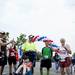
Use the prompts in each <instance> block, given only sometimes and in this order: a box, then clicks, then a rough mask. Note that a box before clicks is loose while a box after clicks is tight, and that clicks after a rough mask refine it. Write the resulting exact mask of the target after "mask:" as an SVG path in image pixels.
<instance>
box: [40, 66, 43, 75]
mask: <svg viewBox="0 0 75 75" xmlns="http://www.w3.org/2000/svg"><path fill="white" fill-rule="evenodd" d="M42 69H43V68H42V67H41V68H40V75H43V71H42Z"/></svg>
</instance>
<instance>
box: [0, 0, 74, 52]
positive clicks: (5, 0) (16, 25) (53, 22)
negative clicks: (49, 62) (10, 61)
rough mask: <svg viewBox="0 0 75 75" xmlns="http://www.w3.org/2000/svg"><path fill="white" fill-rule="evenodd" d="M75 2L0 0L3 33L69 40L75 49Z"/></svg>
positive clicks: (0, 24)
mask: <svg viewBox="0 0 75 75" xmlns="http://www.w3.org/2000/svg"><path fill="white" fill-rule="evenodd" d="M74 24H75V0H0V31H8V32H10V37H16V36H18V35H19V34H20V33H25V34H35V35H37V34H38V35H46V36H48V37H49V38H51V39H53V40H54V41H55V42H57V43H59V39H60V38H61V37H64V38H66V40H67V42H68V43H69V44H70V45H71V48H72V50H73V51H74V50H75V48H74V47H75V25H74Z"/></svg>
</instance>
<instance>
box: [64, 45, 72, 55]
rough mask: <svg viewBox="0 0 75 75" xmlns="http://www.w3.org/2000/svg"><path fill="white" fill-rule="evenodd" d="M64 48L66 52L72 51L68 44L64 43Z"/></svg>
mask: <svg viewBox="0 0 75 75" xmlns="http://www.w3.org/2000/svg"><path fill="white" fill-rule="evenodd" d="M64 48H65V49H66V50H67V52H68V53H69V54H71V53H72V52H71V49H70V46H69V45H68V44H66V46H65V47H64Z"/></svg>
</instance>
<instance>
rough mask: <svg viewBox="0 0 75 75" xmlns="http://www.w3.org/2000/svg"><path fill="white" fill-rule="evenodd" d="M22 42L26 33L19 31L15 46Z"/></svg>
mask: <svg viewBox="0 0 75 75" xmlns="http://www.w3.org/2000/svg"><path fill="white" fill-rule="evenodd" d="M24 42H26V35H25V34H22V33H21V34H20V36H19V37H17V42H16V44H17V46H20V45H22V44H23V43H24Z"/></svg>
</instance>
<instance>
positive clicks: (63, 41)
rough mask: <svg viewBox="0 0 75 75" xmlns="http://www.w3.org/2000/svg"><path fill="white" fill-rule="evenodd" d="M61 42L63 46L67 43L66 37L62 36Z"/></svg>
mask: <svg viewBox="0 0 75 75" xmlns="http://www.w3.org/2000/svg"><path fill="white" fill-rule="evenodd" d="M60 43H61V45H62V46H64V45H65V39H64V38H61V39H60Z"/></svg>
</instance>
